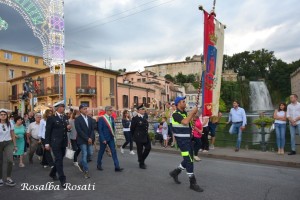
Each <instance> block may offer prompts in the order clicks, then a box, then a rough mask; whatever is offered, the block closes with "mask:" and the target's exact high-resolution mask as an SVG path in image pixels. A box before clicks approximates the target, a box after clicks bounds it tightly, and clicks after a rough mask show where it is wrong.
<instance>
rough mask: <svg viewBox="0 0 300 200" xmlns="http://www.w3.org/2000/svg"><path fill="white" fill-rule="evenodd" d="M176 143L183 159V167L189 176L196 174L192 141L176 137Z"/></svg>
mask: <svg viewBox="0 0 300 200" xmlns="http://www.w3.org/2000/svg"><path fill="white" fill-rule="evenodd" d="M202 137H203V136H202ZM176 142H177V145H178V147H179V149H180V151H181V155H182V157H183V161H182V162H181V166H182V167H183V168H185V169H186V172H187V174H188V175H191V174H193V173H194V163H193V162H194V158H193V157H194V155H193V153H194V152H193V144H192V141H191V139H190V138H182V137H176Z"/></svg>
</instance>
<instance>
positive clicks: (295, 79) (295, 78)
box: [291, 67, 300, 98]
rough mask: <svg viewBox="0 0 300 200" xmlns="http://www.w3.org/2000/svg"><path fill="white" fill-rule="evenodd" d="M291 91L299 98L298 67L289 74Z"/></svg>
mask: <svg viewBox="0 0 300 200" xmlns="http://www.w3.org/2000/svg"><path fill="white" fill-rule="evenodd" d="M291 89H292V93H293V94H297V95H298V97H299V98H300V67H299V68H298V69H297V70H296V71H295V72H293V73H292V74H291Z"/></svg>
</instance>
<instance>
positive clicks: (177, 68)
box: [145, 55, 202, 77]
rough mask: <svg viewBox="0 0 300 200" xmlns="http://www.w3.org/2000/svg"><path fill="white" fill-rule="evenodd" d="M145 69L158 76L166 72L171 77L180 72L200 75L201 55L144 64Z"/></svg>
mask: <svg viewBox="0 0 300 200" xmlns="http://www.w3.org/2000/svg"><path fill="white" fill-rule="evenodd" d="M145 70H149V71H151V72H154V73H155V74H157V75H158V76H162V77H164V76H165V75H167V74H170V75H171V76H172V77H174V76H176V75H177V74H178V73H180V72H181V73H182V74H184V75H188V74H198V75H200V74H201V73H202V63H201V56H197V55H195V56H193V57H192V58H189V57H187V58H186V61H182V62H171V63H162V64H156V65H151V66H146V67H145Z"/></svg>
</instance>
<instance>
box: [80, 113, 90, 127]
mask: <svg viewBox="0 0 300 200" xmlns="http://www.w3.org/2000/svg"><path fill="white" fill-rule="evenodd" d="M81 116H82V117H83V119H84V121H85V123H86V126H87V127H89V121H88V116H85V115H83V114H81Z"/></svg>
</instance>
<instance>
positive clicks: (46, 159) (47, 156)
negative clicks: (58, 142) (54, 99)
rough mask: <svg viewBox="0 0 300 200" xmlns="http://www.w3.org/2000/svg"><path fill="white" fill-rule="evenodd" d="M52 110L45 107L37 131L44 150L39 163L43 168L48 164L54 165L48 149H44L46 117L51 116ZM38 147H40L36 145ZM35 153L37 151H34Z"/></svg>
mask: <svg viewBox="0 0 300 200" xmlns="http://www.w3.org/2000/svg"><path fill="white" fill-rule="evenodd" d="M52 115H53V112H52V110H50V109H47V110H46V111H45V113H44V115H43V119H42V120H41V122H40V124H41V125H40V132H39V138H40V139H41V142H42V145H43V148H44V151H43V155H42V156H43V159H42V162H41V164H42V165H43V166H44V168H46V167H48V166H50V167H51V168H52V167H53V166H54V162H53V158H52V155H51V151H50V150H46V149H45V133H46V122H47V119H48V117H50V116H52ZM38 148H40V147H38ZM36 153H37V152H36Z"/></svg>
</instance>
